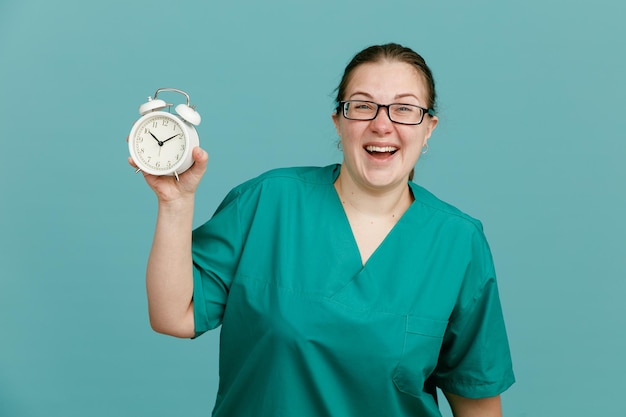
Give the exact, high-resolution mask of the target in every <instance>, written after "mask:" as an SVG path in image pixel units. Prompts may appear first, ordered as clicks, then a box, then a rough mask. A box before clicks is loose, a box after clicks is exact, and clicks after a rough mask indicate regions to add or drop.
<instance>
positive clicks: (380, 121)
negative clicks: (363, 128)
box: [370, 106, 393, 133]
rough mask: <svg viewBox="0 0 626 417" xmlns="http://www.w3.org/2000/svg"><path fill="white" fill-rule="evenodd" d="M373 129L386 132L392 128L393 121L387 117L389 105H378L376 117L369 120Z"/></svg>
mask: <svg viewBox="0 0 626 417" xmlns="http://www.w3.org/2000/svg"><path fill="white" fill-rule="evenodd" d="M370 126H371V128H372V130H373V131H375V132H378V133H388V132H391V130H392V129H393V122H392V121H391V119H390V118H389V107H386V106H379V107H378V113H376V117H374V119H372V121H371V122H370Z"/></svg>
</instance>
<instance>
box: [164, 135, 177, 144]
mask: <svg viewBox="0 0 626 417" xmlns="http://www.w3.org/2000/svg"><path fill="white" fill-rule="evenodd" d="M178 135H180V133H177V134H175V135H174V136H172V137H171V138H167V139H165V140H164V141H163V142H162V143H165V142H167V141H168V140H172V139H174V138H175V137H176V136H178Z"/></svg>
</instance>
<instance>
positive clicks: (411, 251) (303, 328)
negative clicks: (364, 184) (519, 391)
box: [193, 165, 514, 417]
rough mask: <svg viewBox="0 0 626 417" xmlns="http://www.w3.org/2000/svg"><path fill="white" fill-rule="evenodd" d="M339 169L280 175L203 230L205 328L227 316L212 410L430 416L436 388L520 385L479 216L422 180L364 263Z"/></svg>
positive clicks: (247, 188) (471, 390)
mask: <svg viewBox="0 0 626 417" xmlns="http://www.w3.org/2000/svg"><path fill="white" fill-rule="evenodd" d="M339 171H340V165H331V166H328V167H323V168H289V169H279V170H274V171H270V172H268V173H266V174H263V175H261V176H260V177H258V178H255V179H253V180H250V181H248V182H246V183H244V184H242V185H240V186H239V187H237V188H235V189H234V190H233V191H231V192H230V193H229V195H228V196H227V197H226V199H225V200H224V201H223V203H222V204H221V205H220V207H219V208H218V210H217V211H216V213H215V215H214V216H213V218H212V219H211V220H209V221H208V222H207V223H206V224H204V225H203V226H201V227H199V228H198V229H196V230H195V231H194V233H193V259H194V295H193V297H194V314H195V327H196V336H198V335H200V334H201V333H203V332H205V331H207V330H210V329H213V328H216V327H218V326H219V325H220V324H221V325H222V330H221V341H220V382H219V390H218V394H217V399H216V403H215V409H214V411H213V415H214V416H229V417H233V416H235V417H237V416H254V417H262V416H268V417H269V416H271V417H282V416H285V417H308V416H311V417H312V416H315V417H320V416H341V417H347V416H358V417H364V416H380V417H383V416H423V417H430V416H440V415H441V414H440V412H439V410H438V407H437V395H436V391H435V388H436V387H440V388H441V389H443V390H444V391H447V392H451V393H454V394H458V395H461V396H464V397H470V398H479V397H490V396H495V395H498V394H500V393H501V392H503V391H504V390H505V389H507V388H508V387H509V386H510V385H511V384H512V383H513V382H514V377H513V372H512V367H511V359H510V354H509V346H508V342H507V336H506V332H505V326H504V321H503V318H502V312H501V308H500V301H499V297H498V289H497V285H496V281H495V273H494V269H493V262H492V259H491V254H490V251H489V247H488V245H487V242H486V240H485V237H484V235H483V231H482V226H481V224H480V222H478V221H477V220H475V219H473V218H471V217H469V216H467V215H465V214H463V213H462V212H460V211H459V210H457V209H455V208H454V207H452V206H450V205H448V204H446V203H444V202H442V201H441V200H438V199H437V198H436V197H434V196H433V195H432V194H430V193H429V192H428V191H426V190H425V189H423V188H421V187H420V186H418V185H416V184H415V183H412V182H409V187H410V188H411V191H412V193H413V195H414V197H415V201H414V202H413V203H412V205H411V206H410V207H409V209H408V210H407V211H406V212H405V213H404V215H403V216H402V217H401V218H400V220H399V221H398V223H397V224H396V225H395V226H394V228H393V229H392V230H391V232H390V233H389V234H388V235H387V237H386V238H385V240H384V241H383V242H382V243H381V244H380V246H379V247H378V249H377V250H376V251H375V252H374V253H373V254H372V255H371V257H370V258H369V259H368V261H367V263H366V264H365V265H363V264H362V262H361V256H360V253H359V250H358V247H357V245H356V242H355V240H354V237H353V234H352V231H351V229H350V224H349V222H348V219H347V217H346V215H345V212H344V210H343V207H342V204H341V201H340V199H339V197H338V195H337V193H336V191H335V188H334V185H333V184H334V182H335V180H336V179H337V176H338V175H339Z"/></svg>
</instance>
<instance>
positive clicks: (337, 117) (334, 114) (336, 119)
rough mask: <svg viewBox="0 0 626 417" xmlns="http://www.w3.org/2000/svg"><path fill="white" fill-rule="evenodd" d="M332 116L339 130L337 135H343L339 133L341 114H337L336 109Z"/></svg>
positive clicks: (336, 128)
mask: <svg viewBox="0 0 626 417" xmlns="http://www.w3.org/2000/svg"><path fill="white" fill-rule="evenodd" d="M330 117H331V119H333V124H334V125H335V130H336V131H337V135H338V136H339V137H341V135H340V134H339V114H337V111H334V112H333V114H332V115H331V116H330Z"/></svg>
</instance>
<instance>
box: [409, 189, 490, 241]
mask: <svg viewBox="0 0 626 417" xmlns="http://www.w3.org/2000/svg"><path fill="white" fill-rule="evenodd" d="M409 186H410V187H411V191H412V192H413V196H414V198H415V202H414V204H415V205H417V206H420V208H421V209H422V210H423V211H428V212H430V213H431V214H432V215H434V216H436V217H438V218H440V219H442V220H446V221H451V222H453V223H457V224H459V225H465V226H466V227H468V228H470V229H477V230H478V231H479V232H481V233H482V231H483V225H482V223H481V221H480V220H478V219H476V218H474V217H472V216H470V215H469V214H467V213H465V212H463V211H461V210H460V209H458V208H457V207H455V206H454V205H452V204H450V203H447V202H445V201H443V200H441V199H440V198H438V197H437V196H436V195H434V194H433V193H432V192H430V191H428V190H427V189H426V188H424V187H422V186H420V185H418V184H416V183H414V182H409Z"/></svg>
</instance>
